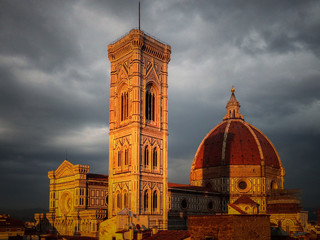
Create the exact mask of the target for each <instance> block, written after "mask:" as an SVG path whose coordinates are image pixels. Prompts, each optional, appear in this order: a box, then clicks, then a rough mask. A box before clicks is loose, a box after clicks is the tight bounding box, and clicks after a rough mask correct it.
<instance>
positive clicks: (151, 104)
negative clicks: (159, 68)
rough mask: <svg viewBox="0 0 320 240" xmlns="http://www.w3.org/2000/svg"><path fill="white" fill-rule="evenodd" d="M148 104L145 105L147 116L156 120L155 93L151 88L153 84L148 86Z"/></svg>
mask: <svg viewBox="0 0 320 240" xmlns="http://www.w3.org/2000/svg"><path fill="white" fill-rule="evenodd" d="M145 99H146V100H145V101H146V106H145V117H146V120H150V121H154V120H155V94H154V92H153V91H152V89H151V85H149V86H148V87H147V91H146V98H145Z"/></svg>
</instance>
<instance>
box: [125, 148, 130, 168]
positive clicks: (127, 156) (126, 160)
mask: <svg viewBox="0 0 320 240" xmlns="http://www.w3.org/2000/svg"><path fill="white" fill-rule="evenodd" d="M128 164H129V151H128V149H126V150H125V151H124V165H128Z"/></svg>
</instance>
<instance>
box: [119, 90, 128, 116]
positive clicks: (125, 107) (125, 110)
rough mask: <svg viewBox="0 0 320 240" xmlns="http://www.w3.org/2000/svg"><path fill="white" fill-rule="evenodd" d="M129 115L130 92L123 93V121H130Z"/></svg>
mask: <svg viewBox="0 0 320 240" xmlns="http://www.w3.org/2000/svg"><path fill="white" fill-rule="evenodd" d="M128 115H129V98H128V92H122V93H121V121H124V120H126V119H128Z"/></svg>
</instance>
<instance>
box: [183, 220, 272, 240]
mask: <svg viewBox="0 0 320 240" xmlns="http://www.w3.org/2000/svg"><path fill="white" fill-rule="evenodd" d="M188 231H189V233H190V234H191V239H197V240H202V239H203V240H205V239H215V240H233V239H237V240H250V239H260V240H269V239H271V236H270V219H269V216H268V215H214V216H189V217H188Z"/></svg>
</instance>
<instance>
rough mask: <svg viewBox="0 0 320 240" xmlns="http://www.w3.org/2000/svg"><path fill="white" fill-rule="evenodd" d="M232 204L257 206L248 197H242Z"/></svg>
mask: <svg viewBox="0 0 320 240" xmlns="http://www.w3.org/2000/svg"><path fill="white" fill-rule="evenodd" d="M233 204H250V205H255V206H256V205H259V204H258V203H256V202H255V201H253V200H252V199H251V198H250V197H249V196H247V195H242V196H241V197H239V198H238V199H237V200H236V201H234V202H233Z"/></svg>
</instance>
